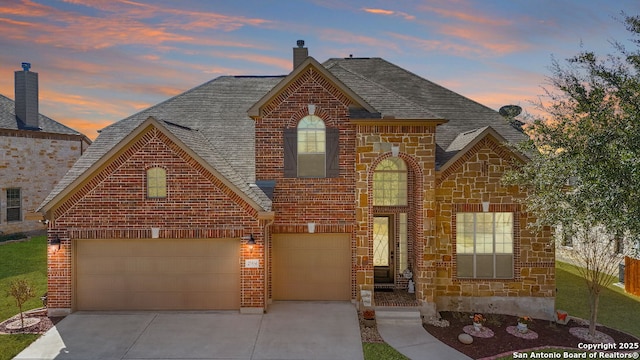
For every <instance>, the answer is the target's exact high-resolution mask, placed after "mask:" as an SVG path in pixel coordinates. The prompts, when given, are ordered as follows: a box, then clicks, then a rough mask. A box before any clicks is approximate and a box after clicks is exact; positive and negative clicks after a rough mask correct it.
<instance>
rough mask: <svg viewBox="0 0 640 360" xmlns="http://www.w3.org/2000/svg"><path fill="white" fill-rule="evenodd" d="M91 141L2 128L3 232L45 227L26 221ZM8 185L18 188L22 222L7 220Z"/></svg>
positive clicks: (0, 222) (0, 196)
mask: <svg viewBox="0 0 640 360" xmlns="http://www.w3.org/2000/svg"><path fill="white" fill-rule="evenodd" d="M87 146H88V144H87V143H86V141H85V140H83V138H82V137H80V136H74V135H60V134H49V133H41V132H37V131H26V130H2V129H0V233H4V234H10V233H15V232H27V231H34V230H45V229H46V227H45V226H44V225H43V224H41V223H40V222H38V220H27V219H26V218H27V213H33V212H34V211H35V209H36V208H37V207H38V206H40V203H42V201H43V200H44V199H45V198H46V197H47V195H48V194H49V193H50V192H51V190H52V189H53V187H54V186H55V184H56V183H57V182H58V181H60V179H62V177H63V176H64V175H65V174H66V173H67V171H68V170H69V169H70V168H71V167H72V166H73V164H74V163H75V162H76V161H77V160H78V159H79V158H80V156H81V154H82V152H83V151H84V149H86V148H87ZM8 188H19V189H20V196H21V201H22V204H21V206H22V209H21V210H22V211H21V219H22V220H21V221H11V222H7V191H6V189H8Z"/></svg>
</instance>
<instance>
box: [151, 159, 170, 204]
mask: <svg viewBox="0 0 640 360" xmlns="http://www.w3.org/2000/svg"><path fill="white" fill-rule="evenodd" d="M147 197H148V198H151V199H158V198H166V197H167V171H166V170H165V169H163V168H161V167H152V168H149V169H147Z"/></svg>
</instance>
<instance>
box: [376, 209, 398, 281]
mask: <svg viewBox="0 0 640 360" xmlns="http://www.w3.org/2000/svg"><path fill="white" fill-rule="evenodd" d="M391 220H392V217H391V216H375V217H374V218H373V273H374V279H373V280H374V282H375V283H393V282H394V281H393V280H394V271H393V270H394V268H395V265H394V262H393V250H394V249H395V246H394V244H395V241H394V239H395V236H393V229H392V225H391V224H392V221H391Z"/></svg>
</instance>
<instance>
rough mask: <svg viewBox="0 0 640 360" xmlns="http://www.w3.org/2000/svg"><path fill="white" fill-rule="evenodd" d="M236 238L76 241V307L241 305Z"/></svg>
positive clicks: (195, 307)
mask: <svg viewBox="0 0 640 360" xmlns="http://www.w3.org/2000/svg"><path fill="white" fill-rule="evenodd" d="M239 258H240V241H238V239H192V240H189V239H142V240H135V239H122V240H118V239H109V240H78V241H76V264H75V269H76V274H75V278H76V283H75V289H76V308H77V309H78V310H212V309H216V310H224V309H239V308H240V264H239Z"/></svg>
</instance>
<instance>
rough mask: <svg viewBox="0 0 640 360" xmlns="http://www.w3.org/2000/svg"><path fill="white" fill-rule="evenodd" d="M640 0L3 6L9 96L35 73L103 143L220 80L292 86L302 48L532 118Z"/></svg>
mask: <svg viewBox="0 0 640 360" xmlns="http://www.w3.org/2000/svg"><path fill="white" fill-rule="evenodd" d="M621 11H624V12H626V13H627V14H628V15H637V14H639V13H640V1H638V0H617V1H610V0H603V1H599V0H504V1H493V0H435V1H431V0H424V1H410V0H405V1H402V0H400V1H360V0H356V1H347V0H306V1H304V0H235V1H222V0H217V1H205V0H199V1H197V0H180V1H177V0H173V1H169V0H156V1H151V0H139V1H135V0H66V1H55V0H2V1H0V34H2V36H1V37H0V48H1V49H2V51H0V93H1V94H3V95H5V96H8V97H10V98H13V71H15V70H19V69H20V63H21V62H23V61H26V62H31V63H32V71H36V72H38V73H39V80H40V112H41V113H43V114H45V115H47V116H49V117H52V118H53V119H55V120H58V121H60V122H62V123H64V124H66V125H68V126H71V127H73V128H75V129H76V130H79V131H82V132H83V133H85V134H86V135H87V136H89V137H90V138H95V136H96V135H97V133H96V130H98V129H100V128H103V127H105V126H107V125H109V124H111V123H113V122H114V121H117V120H120V119H122V118H124V117H127V116H128V115H131V114H133V113H135V112H137V111H139V110H142V109H144V108H146V107H148V106H151V105H153V104H156V103H158V102H160V101H162V100H164V99H166V98H168V97H170V96H173V95H176V94H179V93H181V92H183V91H185V90H188V89H190V88H192V87H194V86H197V85H199V84H201V83H203V82H206V81H208V80H210V79H213V78H215V77H217V76H221V75H282V74H287V73H288V72H289V71H291V58H292V48H293V47H294V46H295V44H296V40H298V39H304V40H305V42H306V46H307V47H308V48H309V54H310V55H311V56H313V57H314V58H316V60H318V61H320V62H323V61H325V60H326V59H328V58H332V57H348V56H349V55H353V56H354V57H382V58H385V59H386V60H388V61H391V62H393V63H395V64H397V65H399V66H401V67H404V68H406V69H407V70H409V71H411V72H413V73H416V74H418V75H420V76H422V77H424V78H426V79H429V80H431V81H434V82H436V83H438V84H440V85H442V86H444V87H447V88H449V89H452V90H454V91H456V92H458V93H460V94H462V95H465V96H467V97H469V98H471V99H473V100H476V101H478V102H480V103H483V104H485V105H487V106H489V107H491V108H493V109H496V110H497V109H499V108H500V106H502V105H506V104H518V105H520V106H522V107H523V108H525V110H526V111H529V112H533V107H532V105H530V103H529V102H530V101H531V100H536V99H537V98H538V96H539V95H541V94H542V93H543V91H542V89H541V87H542V86H544V85H545V77H546V76H548V75H549V74H550V73H549V70H548V67H549V65H550V64H551V59H552V56H553V57H555V58H557V59H565V58H567V57H570V56H572V55H575V54H576V53H578V52H579V51H580V49H581V47H580V46H581V44H583V46H584V49H588V50H593V51H596V52H597V53H600V54H607V53H609V52H611V51H612V47H611V45H610V41H611V40H618V41H623V42H625V41H626V40H627V39H628V38H629V37H630V35H629V33H628V32H627V31H626V30H625V28H624V26H623V24H622V23H621V20H620V19H621V15H620V13H621Z"/></svg>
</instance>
